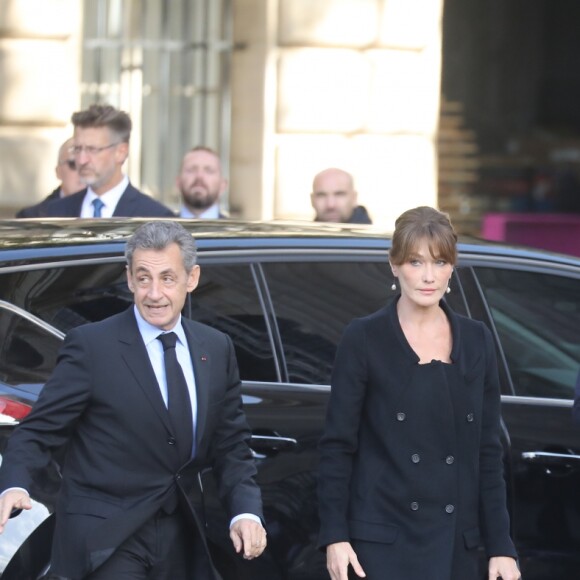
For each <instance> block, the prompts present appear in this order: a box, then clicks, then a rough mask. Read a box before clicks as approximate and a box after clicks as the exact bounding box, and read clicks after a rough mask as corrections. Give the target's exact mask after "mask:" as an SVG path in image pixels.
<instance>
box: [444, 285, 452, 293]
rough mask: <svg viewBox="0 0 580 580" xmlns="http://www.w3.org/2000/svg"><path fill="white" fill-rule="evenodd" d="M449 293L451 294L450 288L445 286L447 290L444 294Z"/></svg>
mask: <svg viewBox="0 0 580 580" xmlns="http://www.w3.org/2000/svg"><path fill="white" fill-rule="evenodd" d="M450 292H451V287H450V286H447V290H445V293H446V294H449V293H450Z"/></svg>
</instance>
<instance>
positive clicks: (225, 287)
mask: <svg viewBox="0 0 580 580" xmlns="http://www.w3.org/2000/svg"><path fill="white" fill-rule="evenodd" d="M190 300H191V312H190V313H189V315H190V316H191V318H193V319H194V320H197V321H199V322H203V323H205V324H208V325H209V326H213V327H214V328H217V329H218V330H221V331H222V332H225V333H226V334H228V335H229V336H230V338H231V339H232V341H233V343H234V347H235V350H236V357H237V359H238V366H239V369H240V376H241V378H242V380H252V381H266V382H270V381H278V380H279V377H278V373H277V372H276V365H275V362H274V355H273V351H272V342H271V339H270V335H269V333H268V329H267V326H266V321H265V318H264V312H263V309H262V307H261V305H260V300H259V296H258V292H257V289H256V284H255V282H254V278H253V275H252V270H251V266H249V265H244V264H240V265H231V264H228V265H212V264H204V265H202V267H201V276H200V281H199V285H198V287H197V288H196V289H195V290H194V291H193V293H192V294H191V297H190Z"/></svg>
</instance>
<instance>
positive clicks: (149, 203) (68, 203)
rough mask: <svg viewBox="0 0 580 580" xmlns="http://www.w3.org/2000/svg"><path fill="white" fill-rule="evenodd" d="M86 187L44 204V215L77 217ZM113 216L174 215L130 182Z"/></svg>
mask: <svg viewBox="0 0 580 580" xmlns="http://www.w3.org/2000/svg"><path fill="white" fill-rule="evenodd" d="M86 193H87V190H86V189H83V190H82V191H79V192H77V193H73V194H72V195H69V196H67V197H63V198H62V199H58V200H56V201H52V202H51V203H49V204H48V205H47V206H46V217H79V216H80V214H81V207H82V205H83V200H84V198H85V195H86ZM113 217H175V214H174V213H173V212H172V211H171V210H170V209H169V208H168V207H165V206H164V205H163V204H161V203H159V202H158V201H156V200H154V199H153V198H152V197H149V196H148V195H145V194H144V193H141V192H140V191H139V190H138V189H136V188H135V187H133V186H132V185H131V184H129V185H128V186H127V189H125V191H124V192H123V195H122V196H121V198H120V199H119V203H118V204H117V207H116V208H115V211H114V213H113Z"/></svg>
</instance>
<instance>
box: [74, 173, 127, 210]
mask: <svg viewBox="0 0 580 580" xmlns="http://www.w3.org/2000/svg"><path fill="white" fill-rule="evenodd" d="M128 185H129V178H128V177H127V176H126V175H123V179H121V181H120V182H119V183H117V185H115V187H113V188H112V189H109V191H107V192H105V193H103V194H102V195H97V194H96V193H95V192H94V191H93V190H92V189H91V186H90V185H89V186H88V188H87V193H86V194H85V198H84V199H83V205H82V206H81V215H80V216H79V217H82V218H92V217H94V211H95V208H94V207H93V200H95V199H97V197H98V198H99V199H100V200H101V201H102V202H103V203H104V204H105V205H104V206H103V207H102V209H101V217H104V218H110V217H113V214H114V213H115V208H116V207H117V204H118V203H119V200H120V199H121V196H122V195H123V193H124V192H125V190H126V189H127V186H128Z"/></svg>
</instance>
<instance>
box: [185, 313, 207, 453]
mask: <svg viewBox="0 0 580 580" xmlns="http://www.w3.org/2000/svg"><path fill="white" fill-rule="evenodd" d="M181 320H182V324H183V328H184V329H185V334H186V335H187V344H188V346H189V352H190V353H191V361H192V363H193V374H194V375H195V395H196V399H197V417H196V426H195V448H196V449H199V444H200V441H201V438H202V437H203V434H204V430H205V425H206V419H207V410H208V405H209V385H210V374H211V373H210V368H211V361H210V355H209V353H208V352H207V349H205V348H204V340H203V339H202V338H201V337H200V336H199V333H194V332H193V328H192V325H191V324H189V321H188V320H187V319H185V318H182V319H181Z"/></svg>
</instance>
